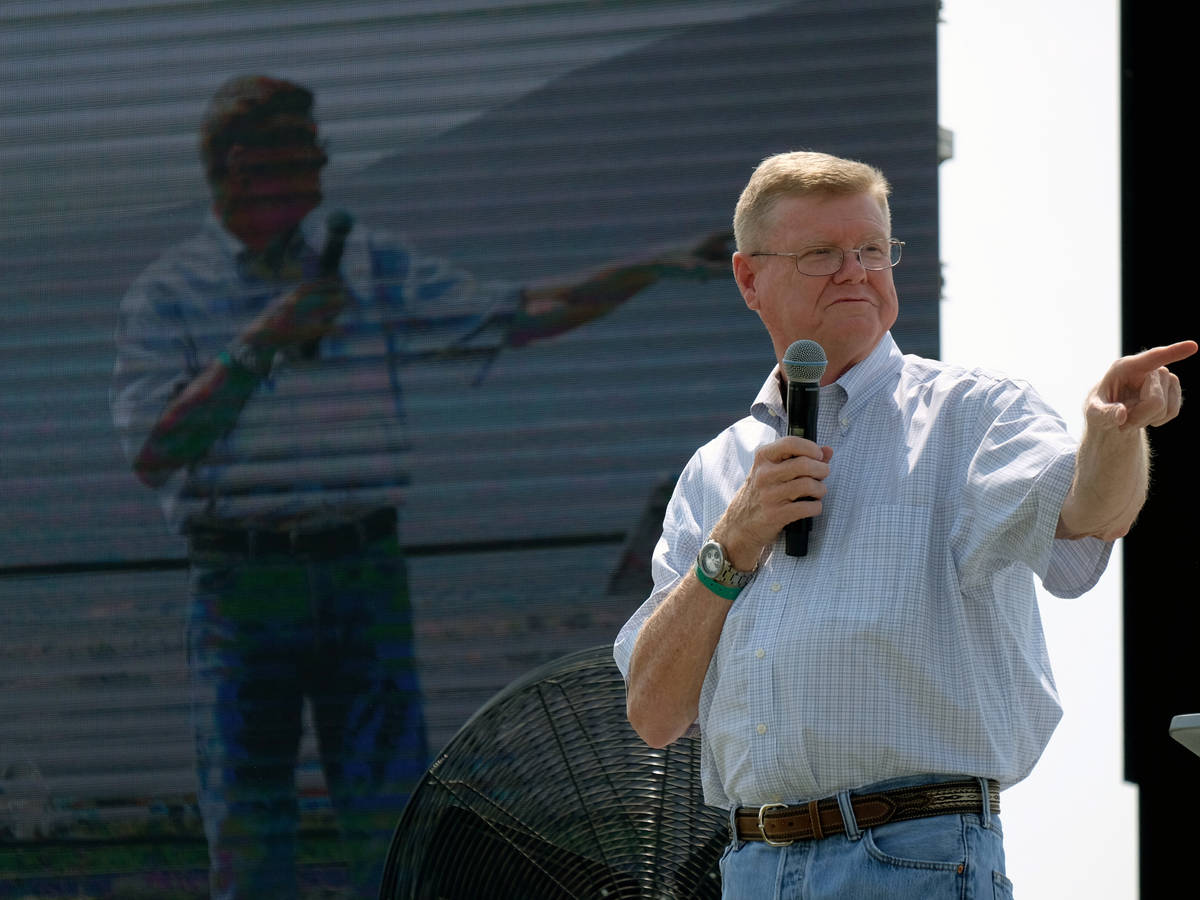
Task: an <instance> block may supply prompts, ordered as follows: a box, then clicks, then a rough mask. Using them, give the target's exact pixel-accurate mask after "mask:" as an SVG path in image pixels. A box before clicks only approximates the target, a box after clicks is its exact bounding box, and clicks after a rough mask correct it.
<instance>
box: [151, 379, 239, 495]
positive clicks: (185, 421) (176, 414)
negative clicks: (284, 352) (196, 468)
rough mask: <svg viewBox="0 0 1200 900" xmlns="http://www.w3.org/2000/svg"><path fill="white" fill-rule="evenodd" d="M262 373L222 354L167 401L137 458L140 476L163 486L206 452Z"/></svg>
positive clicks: (233, 420)
mask: <svg viewBox="0 0 1200 900" xmlns="http://www.w3.org/2000/svg"><path fill="white" fill-rule="evenodd" d="M259 380H260V379H259V377H258V376H256V375H254V374H253V373H252V372H250V371H249V370H247V369H245V368H242V367H240V366H237V365H236V364H230V363H229V362H228V361H227V360H226V359H224V358H222V357H218V358H217V359H215V360H213V362H212V363H211V364H210V365H209V366H208V368H206V369H204V370H203V371H201V372H200V373H199V374H198V375H197V376H196V377H195V378H194V379H192V381H191V382H190V383H189V384H188V385H187V387H185V388H184V389H183V391H182V392H180V394H179V395H178V396H177V397H175V398H174V399H173V400H172V401H171V402H170V403H168V404H167V407H166V409H165V410H163V413H162V415H161V416H160V417H159V419H158V421H157V422H156V423H155V425H154V428H153V429H152V430H151V432H150V435H149V437H147V438H146V442H145V443H144V444H143V445H142V449H141V451H140V452H139V453H138V455H137V458H136V459H135V460H134V462H133V470H134V473H135V474H136V475H137V477H138V478H139V479H140V480H141V481H142V482H143V483H144V484H146V485H147V486H149V487H154V488H157V487H160V486H161V485H162V484H163V483H165V482H166V480H167V479H168V478H169V477H170V476H171V473H172V472H174V471H175V470H176V469H179V468H181V467H183V466H186V465H188V464H189V463H192V462H194V461H196V460H198V459H200V458H201V457H203V456H204V455H205V454H206V453H208V451H209V449H210V448H211V447H212V445H213V443H214V442H216V440H217V439H218V438H220V437H221V436H222V435H224V434H226V433H227V432H228V431H229V430H230V429H231V428H233V426H234V425H235V424H236V423H237V419H238V416H239V415H240V413H241V411H242V408H243V407H244V406H245V404H246V401H247V399H248V398H249V397H250V395H251V393H253V391H254V389H255V387H256V386H257V385H258V382H259Z"/></svg>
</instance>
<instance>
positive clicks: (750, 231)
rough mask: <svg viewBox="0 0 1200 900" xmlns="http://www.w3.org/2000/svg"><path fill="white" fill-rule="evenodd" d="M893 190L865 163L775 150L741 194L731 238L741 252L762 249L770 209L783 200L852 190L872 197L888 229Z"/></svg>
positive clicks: (886, 181) (825, 154) (844, 193)
mask: <svg viewBox="0 0 1200 900" xmlns="http://www.w3.org/2000/svg"><path fill="white" fill-rule="evenodd" d="M891 192H892V186H891V185H890V184H888V180H887V178H885V177H884V175H883V172H881V171H879V169H877V168H875V167H874V166H871V165H868V164H867V163H862V162H857V161H856V160H852V159H842V158H841V157H837V156H831V155H830V154H828V153H815V152H810V151H807V150H795V151H792V152H789V153H777V154H775V155H774V156H768V157H767V158H766V159H764V160H763V161H762V162H761V163H759V165H758V168H756V169H755V170H754V174H753V175H751V176H750V181H749V182H748V183H747V184H746V187H745V189H743V191H742V195H741V197H739V198H738V203H737V209H736V210H735V211H734V214H733V236H734V239H735V241H736V242H737V248H738V250H741V251H743V252H753V251H755V250H762V249H764V247H762V246H761V243H762V241H763V240H764V239H765V237H766V231H767V228H768V226H769V224H770V223H769V221H768V220H769V218H770V215H771V211H772V210H773V209H774V208H775V204H776V203H777V202H778V201H779V200H781V199H782V198H784V197H789V196H800V197H803V196H826V197H838V196H843V197H844V196H847V195H851V194H868V195H870V196H871V197H874V198H875V199H876V200H877V201H878V202H879V206H880V208H881V209H882V210H883V212H884V215H885V216H886V217H887V223H888V230H889V233H890V230H891V224H892V213H891V209H890V208H889V207H888V195H889V194H891Z"/></svg>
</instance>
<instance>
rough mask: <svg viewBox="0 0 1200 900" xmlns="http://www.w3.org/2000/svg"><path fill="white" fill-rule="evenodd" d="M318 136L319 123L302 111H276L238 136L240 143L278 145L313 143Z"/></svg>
mask: <svg viewBox="0 0 1200 900" xmlns="http://www.w3.org/2000/svg"><path fill="white" fill-rule="evenodd" d="M316 136H317V123H316V120H315V119H313V117H312V116H308V115H304V114H301V113H275V114H274V115H271V116H267V117H266V118H264V119H262V120H260V121H259V122H257V123H255V127H254V128H252V129H247V130H246V131H244V132H243V133H242V134H240V135H239V136H238V138H239V140H238V143H241V144H246V145H252V146H278V145H284V144H305V143H311V142H312V140H313V139H314V138H315V137H316Z"/></svg>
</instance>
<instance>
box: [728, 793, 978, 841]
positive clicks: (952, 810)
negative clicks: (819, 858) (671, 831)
mask: <svg viewBox="0 0 1200 900" xmlns="http://www.w3.org/2000/svg"><path fill="white" fill-rule="evenodd" d="M850 807H851V808H852V809H853V810H854V819H855V821H856V822H857V823H858V827H859V828H874V827H875V826H877V825H886V824H887V823H888V822H904V821H906V820H908V819H924V818H928V817H930V816H947V815H966V814H969V813H981V812H983V791H982V790H981V788H980V786H979V782H978V781H976V780H971V781H946V782H942V783H941V784H923V785H919V786H917V787H905V788H896V789H895V790H891V791H881V792H880V793H878V794H857V795H851V797H850ZM988 807H989V809H991V812H992V815H999V814H1000V788H999V786H998V785H997V784H996V782H994V781H989V782H988ZM733 820H734V823H735V826H736V829H737V839H738V840H739V841H766V842H767V843H768V844H771V845H772V846H784V845H786V844H790V843H792V842H793V841H819V840H821V839H822V838H826V837H829V836H830V835H834V834H845V832H846V823H845V822H844V821H843V820H842V811H841V809H840V808H839V807H838V801H837V797H827V798H825V799H824V800H813V801H812V802H810V803H806V804H802V805H800V806H788V805H787V804H786V803H767V804H764V805H763V806H740V807H738V809H737V812H736V813H734V819H733Z"/></svg>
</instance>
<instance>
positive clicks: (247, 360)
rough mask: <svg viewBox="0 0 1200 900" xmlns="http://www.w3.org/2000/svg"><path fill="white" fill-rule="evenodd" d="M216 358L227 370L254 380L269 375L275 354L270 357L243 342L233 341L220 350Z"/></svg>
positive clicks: (272, 353)
mask: <svg viewBox="0 0 1200 900" xmlns="http://www.w3.org/2000/svg"><path fill="white" fill-rule="evenodd" d="M217 358H218V359H219V360H220V361H221V362H222V363H223V364H224V365H225V367H226V368H228V369H234V370H237V371H241V372H244V373H245V374H247V375H253V376H254V377H255V378H266V377H267V376H268V375H270V374H271V364H272V363H273V362H274V361H275V354H274V352H273V351H272V352H271V353H270V355H267V354H265V353H263V352H262V351H261V350H256V349H255V348H254V347H252V346H250V345H249V344H247V343H245V342H244V341H234V342H233V343H231V344H230V345H229V346H228V347H227V348H226V349H224V350H222V351H221V353H220V355H219V356H218V357H217Z"/></svg>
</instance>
